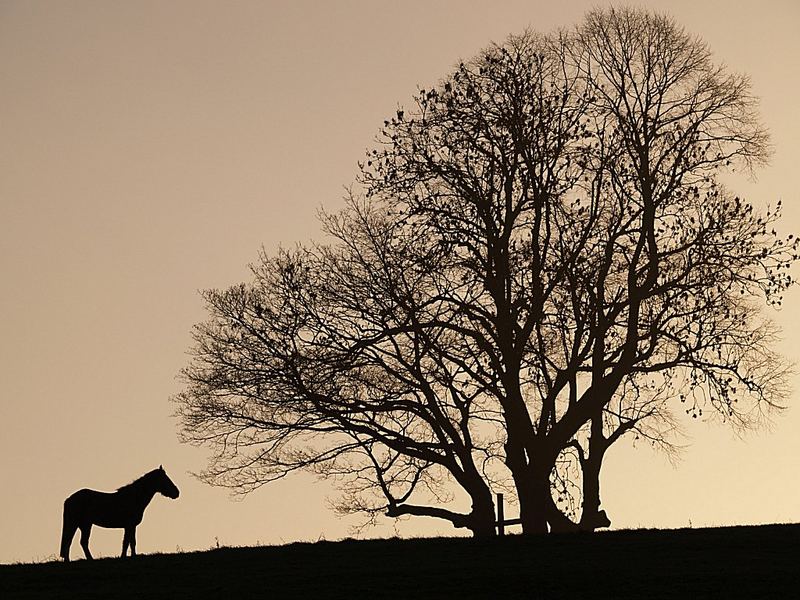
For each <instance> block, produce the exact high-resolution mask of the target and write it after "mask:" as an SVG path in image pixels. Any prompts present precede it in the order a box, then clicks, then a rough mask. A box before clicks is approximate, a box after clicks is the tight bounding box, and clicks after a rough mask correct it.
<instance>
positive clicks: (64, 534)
mask: <svg viewBox="0 0 800 600" xmlns="http://www.w3.org/2000/svg"><path fill="white" fill-rule="evenodd" d="M77 530H78V525H77V524H76V523H75V522H74V521H73V519H72V518H71V516H68V515H67V508H66V506H65V507H64V522H63V524H62V526H61V558H63V559H64V562H69V547H70V546H71V545H72V538H73V537H75V532H76V531H77Z"/></svg>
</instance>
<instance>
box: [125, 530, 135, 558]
mask: <svg viewBox="0 0 800 600" xmlns="http://www.w3.org/2000/svg"><path fill="white" fill-rule="evenodd" d="M128 546H130V547H131V556H136V527H135V526H134V527H126V528H125V535H124V537H123V538H122V556H123V557H124V556H125V555H126V554H127V552H128Z"/></svg>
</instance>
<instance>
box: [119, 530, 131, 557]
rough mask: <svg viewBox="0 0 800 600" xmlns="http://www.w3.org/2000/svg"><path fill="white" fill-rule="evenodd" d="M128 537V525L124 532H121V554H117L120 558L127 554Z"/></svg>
mask: <svg viewBox="0 0 800 600" xmlns="http://www.w3.org/2000/svg"><path fill="white" fill-rule="evenodd" d="M129 539H130V527H126V528H125V533H123V534H122V554H120V555H119V557H120V558H125V556H126V555H127V554H128V545H129Z"/></svg>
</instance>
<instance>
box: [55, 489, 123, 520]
mask: <svg viewBox="0 0 800 600" xmlns="http://www.w3.org/2000/svg"><path fill="white" fill-rule="evenodd" d="M120 508H121V507H120V506H119V500H118V498H117V494H116V493H114V492H98V491H97V490H90V489H88V488H84V489H82V490H78V491H77V492H75V493H74V494H72V495H71V496H69V497H68V498H67V499H66V500H64V513H65V515H66V514H67V513H70V515H71V516H72V517H73V518H74V519H75V520H76V521H78V522H86V523H93V524H95V525H100V526H101V527H124V526H125V525H126V521H127V519H125V517H124V514H123V513H124V511H122V510H120Z"/></svg>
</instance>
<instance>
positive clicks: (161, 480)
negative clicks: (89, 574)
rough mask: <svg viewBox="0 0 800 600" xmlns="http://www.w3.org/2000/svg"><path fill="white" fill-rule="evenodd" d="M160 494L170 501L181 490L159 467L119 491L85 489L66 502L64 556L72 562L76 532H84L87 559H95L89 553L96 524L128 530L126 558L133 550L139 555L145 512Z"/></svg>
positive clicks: (62, 553) (62, 547)
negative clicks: (138, 533)
mask: <svg viewBox="0 0 800 600" xmlns="http://www.w3.org/2000/svg"><path fill="white" fill-rule="evenodd" d="M156 493H160V494H162V495H164V496H166V497H167V498H173V499H174V498H177V497H178V496H179V495H180V491H179V490H178V488H177V487H176V486H175V484H174V483H172V480H171V479H170V478H169V477H168V476H167V473H166V471H164V467H158V468H157V469H154V470H152V471H150V472H149V473H146V474H145V475H142V476H141V477H139V479H137V480H136V481H134V482H132V483H129V484H128V485H125V486H123V487H121V488H119V489H118V490H117V491H116V492H98V491H96V490H89V489H82V490H79V491H77V492H75V493H74V494H72V495H71V496H70V497H69V498H67V499H66V500H65V501H64V521H63V525H62V529H61V551H60V556H61V558H63V559H64V560H65V561H66V562H69V548H70V546H71V545H72V538H73V537H74V536H75V532H76V531H77V530H78V529H80V530H81V547H82V548H83V553H84V555H86V558H87V559H91V558H92V553H91V552H90V551H89V535H90V534H91V531H92V525H98V526H99V527H108V528H115V529H116V528H118V529H124V530H125V533H124V535H123V537H122V556H125V555H126V554H127V552H128V547H130V549H131V556H135V555H136V526H137V525H139V523H141V522H142V517H144V511H145V509H146V508H147V505H148V504H150V501H151V500H152V499H153V496H155V494H156Z"/></svg>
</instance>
